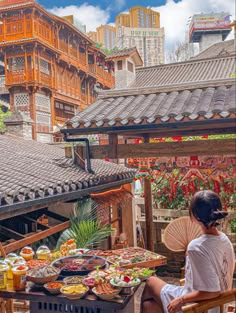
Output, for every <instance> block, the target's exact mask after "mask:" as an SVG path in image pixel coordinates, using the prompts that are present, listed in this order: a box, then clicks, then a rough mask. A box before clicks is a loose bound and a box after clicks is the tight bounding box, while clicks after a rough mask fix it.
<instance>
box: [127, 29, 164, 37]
mask: <svg viewBox="0 0 236 313" xmlns="http://www.w3.org/2000/svg"><path fill="white" fill-rule="evenodd" d="M130 35H131V36H135V37H136V36H142V37H146V36H148V37H152V36H158V32H157V31H145V30H131V32H130Z"/></svg>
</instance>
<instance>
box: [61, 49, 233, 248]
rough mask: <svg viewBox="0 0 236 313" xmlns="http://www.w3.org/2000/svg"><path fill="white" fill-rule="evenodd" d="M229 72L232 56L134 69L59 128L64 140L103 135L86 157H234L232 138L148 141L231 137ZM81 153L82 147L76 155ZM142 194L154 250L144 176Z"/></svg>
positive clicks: (149, 242)
mask: <svg viewBox="0 0 236 313" xmlns="http://www.w3.org/2000/svg"><path fill="white" fill-rule="evenodd" d="M234 71H235V56H234V55H226V56H223V57H222V56H217V57H211V58H206V59H199V60H198V59H195V60H190V61H185V62H180V63H174V64H166V65H160V66H156V67H147V68H141V69H137V70H136V77H135V80H134V81H133V83H132V84H131V85H130V86H129V87H127V88H123V89H114V90H108V91H101V93H100V95H99V97H98V100H97V101H96V102H95V103H94V104H92V105H91V106H90V107H89V108H88V109H86V110H85V111H84V112H83V114H81V113H78V114H77V115H76V116H75V117H74V118H73V119H72V120H70V121H68V122H67V126H68V128H67V129H62V130H61V132H63V133H64V138H65V139H67V138H70V136H75V135H85V134H86V135H87V134H103V136H107V144H106V145H102V146H96V145H94V146H92V147H91V158H96V159H98V158H101V159H104V158H110V159H127V158H151V157H176V156H204V155H209V154H210V155H231V156H235V153H236V150H235V148H236V146H235V138H230V139H224V137H222V138H220V139H211V140H201V138H200V139H199V137H198V138H197V139H196V140H191V141H171V142H168V141H167V142H158V141H153V140H152V139H153V138H166V137H174V136H175V137H176V136H177V137H178V136H188V137H190V136H204V135H228V134H230V135H234V134H235V133H236V129H235V126H236V125H235V99H236V85H235V78H234V77H233V76H232V74H233V73H234ZM121 137H123V138H121ZM232 137H233V136H232ZM134 138H136V139H142V140H141V143H140V144H134V143H135V142H134ZM122 140H123V141H122ZM108 143H109V144H108ZM83 154H84V152H83V151H82V153H81V157H83ZM144 194H145V215H146V230H147V234H146V238H147V247H148V249H149V250H153V246H154V241H153V232H154V231H153V213H152V196H151V182H150V180H148V179H145V184H144Z"/></svg>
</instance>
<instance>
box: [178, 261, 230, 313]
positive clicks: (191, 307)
mask: <svg viewBox="0 0 236 313" xmlns="http://www.w3.org/2000/svg"><path fill="white" fill-rule="evenodd" d="M234 271H235V272H236V261H235V267H234ZM184 281H185V280H184V279H181V280H180V285H181V286H183V285H184ZM231 302H234V306H235V305H236V288H233V289H231V290H228V291H225V292H222V293H221V294H220V295H219V297H216V298H214V299H210V300H205V301H200V302H196V303H193V304H188V305H185V306H184V307H183V308H182V311H183V312H184V313H207V312H208V310H210V309H213V308H217V307H220V313H226V312H225V310H224V307H225V305H226V304H230V303H231Z"/></svg>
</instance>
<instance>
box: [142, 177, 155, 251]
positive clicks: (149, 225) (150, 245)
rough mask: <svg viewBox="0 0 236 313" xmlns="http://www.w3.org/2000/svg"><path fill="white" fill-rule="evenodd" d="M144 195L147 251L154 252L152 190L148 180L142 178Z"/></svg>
mask: <svg viewBox="0 0 236 313" xmlns="http://www.w3.org/2000/svg"><path fill="white" fill-rule="evenodd" d="M144 195H145V220H146V238H147V249H148V250H150V251H154V241H153V214H152V188H151V181H150V180H148V179H147V178H144Z"/></svg>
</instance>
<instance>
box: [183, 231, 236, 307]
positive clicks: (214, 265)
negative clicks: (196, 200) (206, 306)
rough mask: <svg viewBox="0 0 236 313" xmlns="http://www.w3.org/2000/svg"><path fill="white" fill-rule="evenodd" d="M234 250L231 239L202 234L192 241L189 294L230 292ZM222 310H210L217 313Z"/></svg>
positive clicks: (188, 264)
mask: <svg viewBox="0 0 236 313" xmlns="http://www.w3.org/2000/svg"><path fill="white" fill-rule="evenodd" d="M234 260H235V256H234V249H233V245H232V243H231V242H230V240H229V238H228V237H227V236H226V235H225V234H224V233H220V235H219V236H214V235H208V234H206V235H202V236H201V237H199V238H197V239H194V240H192V241H191V242H190V244H189V245H188V249H187V257H186V268H185V282H186V283H185V286H184V289H185V293H186V291H187V293H189V292H192V291H195V290H198V291H208V292H210V291H211V292H217V291H221V292H223V291H225V290H230V289H231V288H232V282H233V272H234V262H235V261H234ZM216 312H218V310H214V309H212V310H210V311H209V313H216Z"/></svg>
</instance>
